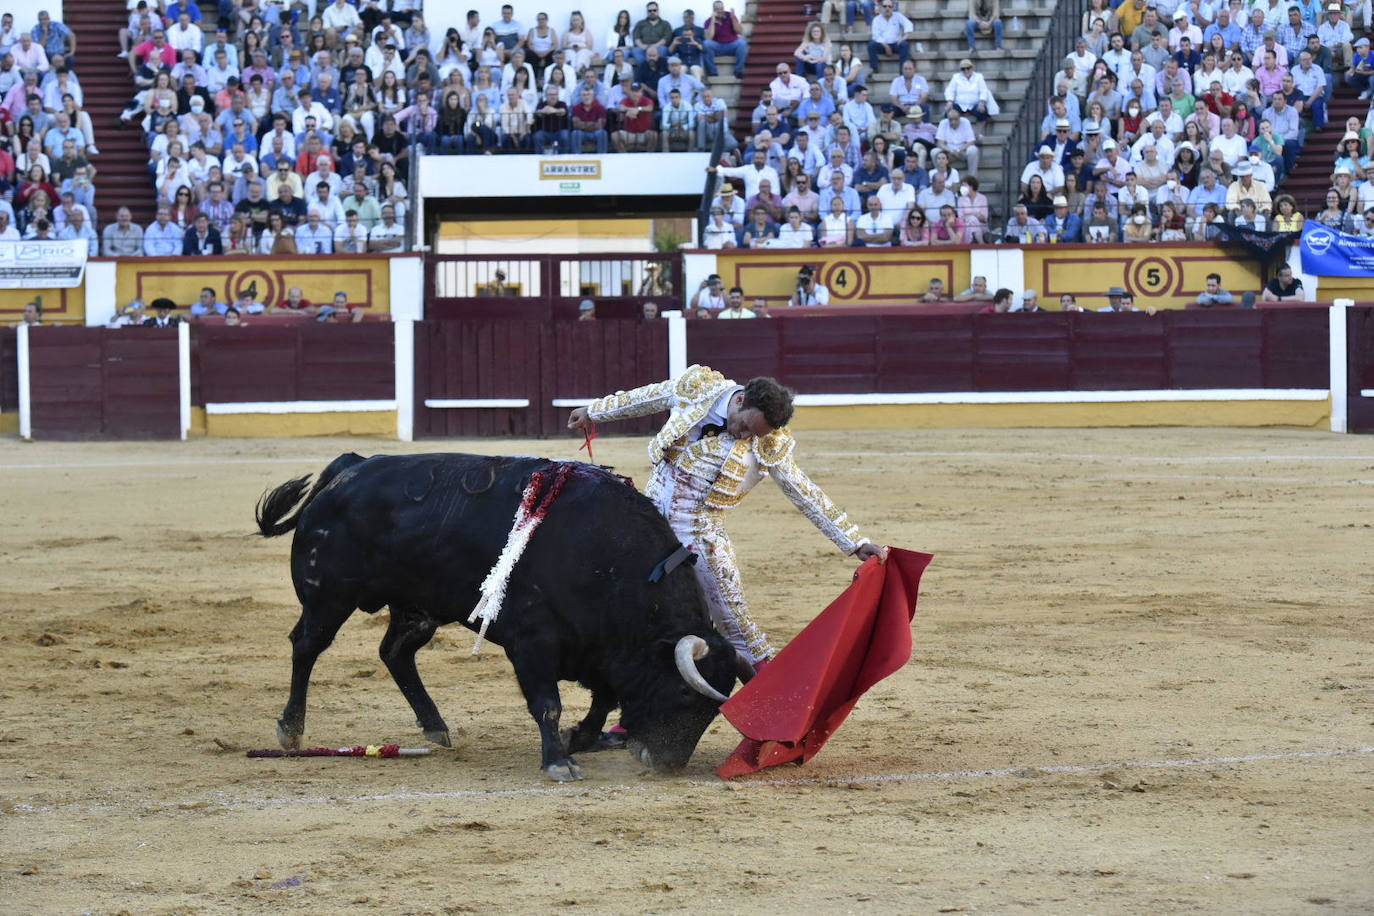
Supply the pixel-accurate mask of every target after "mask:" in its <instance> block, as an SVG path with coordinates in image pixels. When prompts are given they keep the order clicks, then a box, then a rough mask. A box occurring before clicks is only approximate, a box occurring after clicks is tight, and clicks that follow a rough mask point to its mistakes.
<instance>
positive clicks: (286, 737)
mask: <svg viewBox="0 0 1374 916" xmlns="http://www.w3.org/2000/svg"><path fill="white" fill-rule="evenodd" d="M277 743H278V744H280V745H281V746H282V747H284V748H286V749H287V750H289V751H294V750H299V749H300V746H301V733H300V731H293V730H292V729H290V728H288V727H287V725H286V723H285V722H278V723H277Z"/></svg>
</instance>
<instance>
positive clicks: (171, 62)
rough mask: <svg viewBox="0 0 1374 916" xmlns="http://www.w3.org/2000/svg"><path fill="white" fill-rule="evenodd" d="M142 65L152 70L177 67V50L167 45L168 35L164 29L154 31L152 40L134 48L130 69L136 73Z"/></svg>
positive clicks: (130, 59)
mask: <svg viewBox="0 0 1374 916" xmlns="http://www.w3.org/2000/svg"><path fill="white" fill-rule="evenodd" d="M140 65H147V66H148V67H149V68H150V69H152V70H160V69H162V68H163V67H167V68H168V69H171V68H172V67H175V66H176V65H177V52H176V49H175V48H173V47H172V46H171V45H169V44H167V33H166V32H164V31H162V29H154V30H153V37H152V39H150V40H149V41H145V42H143V44H141V45H139V46H138V47H136V48H134V53H133V56H132V57H131V58H129V69H130V70H135V71H136V70H137V69H138V68H139V66H140Z"/></svg>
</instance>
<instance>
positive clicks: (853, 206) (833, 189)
mask: <svg viewBox="0 0 1374 916" xmlns="http://www.w3.org/2000/svg"><path fill="white" fill-rule="evenodd" d="M820 196H821V205H820V212H822V213H829V212H830V201H831V200H833V199H834V198H836V197H838V198H840V199H841V200H842V201H844V212H845V215H846V216H848V217H849V218H850V219H858V218H859V214H860V212H861V209H860V204H859V192H857V191H855V190H854V189H853V188H851V187H847V186H846V185H845V182H844V172H842V171H840V170H839V169H835V170H833V171H832V172H831V173H830V187H828V188H826V189H825V190H824V191H822V192H821V195H820Z"/></svg>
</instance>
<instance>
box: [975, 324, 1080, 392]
mask: <svg viewBox="0 0 1374 916" xmlns="http://www.w3.org/2000/svg"><path fill="white" fill-rule="evenodd" d="M1070 317H1071V316H1070V315H1066V314H1063V313H1059V314H1047V315H1038V314H1037V315H996V314H992V315H974V316H972V320H973V329H974V341H975V347H976V350H975V357H974V369H973V373H974V374H973V382H974V387H975V389H976V390H978V391H1016V390H1031V391H1034V390H1042V391H1043V390H1050V391H1061V390H1063V389H1065V388H1068V387H1069V321H1068V319H1069V318H1070Z"/></svg>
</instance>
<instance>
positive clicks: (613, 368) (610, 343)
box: [415, 321, 668, 438]
mask: <svg viewBox="0 0 1374 916" xmlns="http://www.w3.org/2000/svg"><path fill="white" fill-rule="evenodd" d="M667 335H668V332H667V324H666V322H662V321H657V322H641V321H595V322H590V321H587V322H543V321H424V322H419V323H417V324H416V326H415V435H416V437H417V438H418V437H422V436H489V435H518V436H553V435H571V434H570V433H567V431H566V429H565V424H566V422H567V415H568V410H569V408H555V407H553V405H552V401H553V400H554V399H555V398H584V397H585V398H593V397H600V396H601V395H604V394H610V393H611V392H613V391H616V390H617V389H621V388H631V387H634V386H636V385H643V384H647V383H649V382H653V381H658V380H661V379H664V378H667V377H668V355H667V354H668V336H667ZM493 398H525V399H528V400H529V402H530V405H529V406H528V407H523V408H469V407H457V408H432V407H426V406H425V401H426V400H427V399H437V400H478V399H480V400H488V399H493ZM654 428H655V427H654V420H653V419H645V420H637V421H629V422H624V423H617V424H615V426H614V427H611V428H609V429H607V430H606V432H608V433H610V432H615V433H636V434H644V433H647V432H650V431H652V430H653V429H654Z"/></svg>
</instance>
